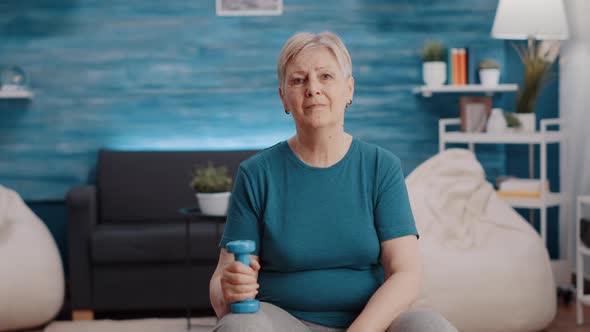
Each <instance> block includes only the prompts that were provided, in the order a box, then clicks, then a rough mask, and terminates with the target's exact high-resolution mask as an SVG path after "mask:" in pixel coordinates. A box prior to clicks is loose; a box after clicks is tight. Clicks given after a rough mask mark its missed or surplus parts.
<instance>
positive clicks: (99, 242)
mask: <svg viewBox="0 0 590 332" xmlns="http://www.w3.org/2000/svg"><path fill="white" fill-rule="evenodd" d="M190 232H191V237H190V239H191V260H193V261H198V262H217V259H218V258H219V248H218V247H217V244H218V243H219V235H220V234H222V233H223V225H221V224H215V223H212V222H199V221H194V222H193V223H192V224H191V229H190ZM185 234H186V233H185V224H184V223H183V222H169V223H158V224H141V223H131V224H101V225H98V226H97V227H96V229H95V232H93V233H92V235H91V242H90V246H91V257H92V261H93V262H95V263H97V264H103V263H104V264H109V263H134V264H141V263H178V262H184V261H185V259H186V238H185V236H186V235H185Z"/></svg>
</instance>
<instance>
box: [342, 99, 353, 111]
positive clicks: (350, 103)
mask: <svg viewBox="0 0 590 332" xmlns="http://www.w3.org/2000/svg"><path fill="white" fill-rule="evenodd" d="M350 105H352V99H351V100H349V101H348V103H346V106H345V107H344V109H348V107H349V106H350Z"/></svg>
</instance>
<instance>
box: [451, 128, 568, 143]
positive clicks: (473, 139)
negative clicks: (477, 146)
mask: <svg viewBox="0 0 590 332" xmlns="http://www.w3.org/2000/svg"><path fill="white" fill-rule="evenodd" d="M441 139H442V140H443V141H444V142H446V143H490V144H523V143H529V144H531V143H543V142H545V143H557V142H560V141H561V140H562V139H563V135H562V134H561V132H558V131H550V132H546V133H542V132H538V131H537V132H534V133H523V132H514V133H511V132H506V133H465V132H445V133H444V134H443V135H442V137H441Z"/></svg>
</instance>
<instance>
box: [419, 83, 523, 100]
mask: <svg viewBox="0 0 590 332" xmlns="http://www.w3.org/2000/svg"><path fill="white" fill-rule="evenodd" d="M508 91H518V84H498V85H496V86H487V85H481V84H466V85H441V86H427V85H422V86H418V87H415V88H413V89H412V92H413V93H414V94H422V96H423V97H431V96H432V94H433V93H461V92H482V93H485V94H488V95H491V94H493V93H494V92H508Z"/></svg>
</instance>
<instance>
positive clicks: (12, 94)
mask: <svg viewBox="0 0 590 332" xmlns="http://www.w3.org/2000/svg"><path fill="white" fill-rule="evenodd" d="M31 98H33V92H31V91H30V90H28V89H23V90H16V91H6V90H2V89H1V88H0V99H31Z"/></svg>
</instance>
